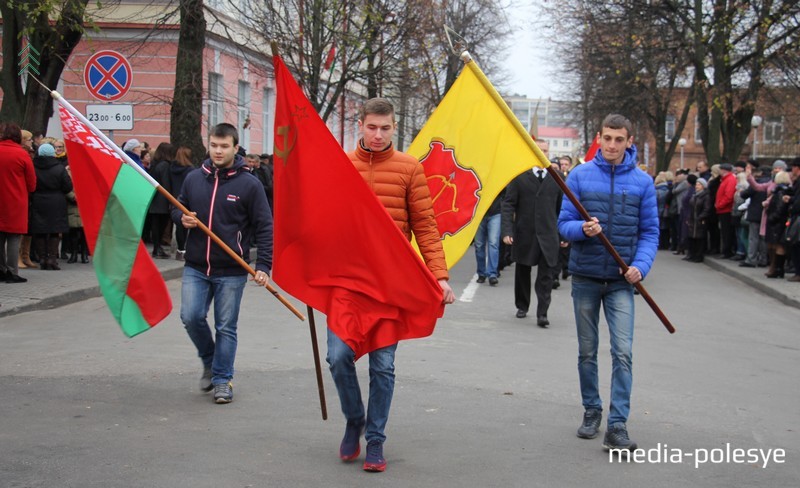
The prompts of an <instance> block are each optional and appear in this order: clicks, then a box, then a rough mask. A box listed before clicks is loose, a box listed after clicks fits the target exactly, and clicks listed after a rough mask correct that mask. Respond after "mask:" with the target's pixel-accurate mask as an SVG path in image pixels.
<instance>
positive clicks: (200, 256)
mask: <svg viewBox="0 0 800 488" xmlns="http://www.w3.org/2000/svg"><path fill="white" fill-rule="evenodd" d="M178 201H179V202H181V203H182V204H183V205H185V206H186V208H188V209H189V210H190V211H192V212H197V218H198V219H199V220H200V221H201V222H203V223H204V224H206V225H207V226H208V227H209V228H210V229H211V231H212V232H214V233H215V234H216V235H217V236H218V237H219V238H220V239H222V241H223V242H225V244H227V245H228V246H230V247H231V248H232V249H233V250H234V251H236V253H237V254H238V255H239V256H240V257H241V258H242V259H244V260H245V261H249V260H250V242H251V241H252V240H253V238H255V243H256V247H257V257H256V265H255V269H256V270H257V271H264V272H265V273H267V274H270V272H271V271H272V213H271V212H270V210H269V203H267V195H266V194H265V193H264V187H263V186H261V182H260V181H258V178H256V177H255V176H253V175H252V174H250V172H249V171H248V170H247V166H246V165H245V162H244V159H242V158H241V157H239V156H236V159H235V160H234V162H233V166H231V167H230V168H227V169H224V170H218V169H217V168H216V167H215V166H214V165H213V164H211V161H210V160H206V161H205V162H204V163H203V165H202V166H201V167H200V168H199V169H197V170H194V171H192V172H190V173H189V174H188V175H187V176H186V179H185V180H184V182H183V186H182V187H181V192H180V196H179V197H178ZM181 215H182V214H181V211H180V210H179V209H177V208H172V220H173V221H174V222H175V223H176V224H177V225H182V224H181ZM184 258H185V260H186V265H187V266H191V267H192V268H195V269H197V270H198V271H201V272H203V273H205V274H206V275H208V276H211V275H217V276H232V275H233V276H235V275H243V274H247V271H246V270H245V269H244V268H242V267H241V266H239V264H238V263H237V262H236V260H234V259H233V258H232V257H230V256H228V254H227V253H226V252H225V251H223V250H222V248H220V247H219V246H218V245H217V244H215V243H214V242H212V240H211V238H210V237H207V236H206V235H205V234H204V233H203V231H201V230H200V229H189V232H188V234H187V235H186V254H185V256H184Z"/></svg>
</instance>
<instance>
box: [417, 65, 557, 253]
mask: <svg viewBox="0 0 800 488" xmlns="http://www.w3.org/2000/svg"><path fill="white" fill-rule="evenodd" d="M408 153H409V154H410V155H412V156H414V157H415V158H417V159H419V160H420V162H421V163H422V166H423V168H425V175H426V176H427V177H428V187H429V188H430V190H431V198H432V199H433V210H434V212H435V214H436V225H437V226H438V227H439V234H441V235H442V246H443V247H444V254H445V257H446V258H447V267H448V269H449V268H452V267H453V265H455V264H456V263H457V262H458V260H459V259H461V256H463V255H464V253H465V252H466V251H467V249H468V248H469V245H470V243H471V242H472V239H473V237H475V232H477V230H478V225H480V223H481V219H483V216H484V215H485V214H486V211H487V210H488V209H489V207H490V206H491V205H492V202H493V201H494V199H495V198H497V195H498V194H499V193H500V192H501V191H502V190H503V188H505V187H506V185H508V184H509V183H510V182H511V180H512V179H514V177H515V176H517V175H518V174H520V173H522V172H523V171H525V170H528V169H531V168H533V167H534V166H539V167H541V168H546V167H547V166H549V165H550V162H549V161H548V160H547V157H545V155H544V154H543V153H542V151H541V150H540V149H539V147H538V146H537V145H536V143H534V142H533V140H532V139H531V137H530V134H528V131H526V130H525V128H524V127H522V124H521V123H520V122H519V120H517V118H516V117H515V116H514V114H513V112H511V109H509V108H508V105H506V102H505V101H503V99H502V97H500V95H499V94H498V93H497V90H495V89H494V87H493V86H492V84H491V82H490V81H489V80H488V79H487V78H486V75H484V74H483V72H482V71H481V69H480V68H479V67H478V66H477V65H476V64H475V62H474V61H472V60H469V61H468V62H467V63H466V65H465V66H464V69H463V70H462V71H461V74H460V75H459V76H458V78H457V79H456V81H455V83H453V86H452V87H450V90H448V92H447V94H446V95H445V96H444V98H443V99H442V101H441V102H440V103H439V106H438V107H436V110H435V111H434V112H433V114H432V115H431V117H430V118H429V119H428V121H427V122H426V123H425V126H423V127H422V130H420V132H419V134H418V135H417V137H416V138H415V139H414V142H412V143H411V146H410V147H409V148H408Z"/></svg>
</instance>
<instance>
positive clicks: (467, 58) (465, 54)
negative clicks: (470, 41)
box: [461, 51, 472, 64]
mask: <svg viewBox="0 0 800 488" xmlns="http://www.w3.org/2000/svg"><path fill="white" fill-rule="evenodd" d="M461 61H464V63H465V64H466V63H469V62H470V61H472V55H471V54H470V53H469V51H464V52H462V53H461Z"/></svg>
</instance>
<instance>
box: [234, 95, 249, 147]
mask: <svg viewBox="0 0 800 488" xmlns="http://www.w3.org/2000/svg"><path fill="white" fill-rule="evenodd" d="M236 111H237V112H238V114H237V115H238V117H237V124H236V128H237V129H238V130H239V146H241V147H243V148H244V149H245V151H247V152H250V124H251V121H250V83H248V82H246V81H242V80H239V97H238V99H237V102H236Z"/></svg>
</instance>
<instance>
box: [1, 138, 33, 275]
mask: <svg viewBox="0 0 800 488" xmlns="http://www.w3.org/2000/svg"><path fill="white" fill-rule="evenodd" d="M21 143H22V131H21V130H20V128H19V126H18V125H16V124H9V123H2V124H0V279H2V280H3V281H5V282H6V283H24V282H26V281H28V280H26V279H25V278H22V277H20V276H19V268H18V263H19V243H20V239H21V238H22V235H23V234H26V233H27V232H28V194H29V193H30V192H32V191H33V190H35V189H36V172H35V171H34V169H33V161H31V157H30V156H29V155H28V152H27V151H26V150H25V149H23V148H22V146H21V145H20V144H21Z"/></svg>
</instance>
